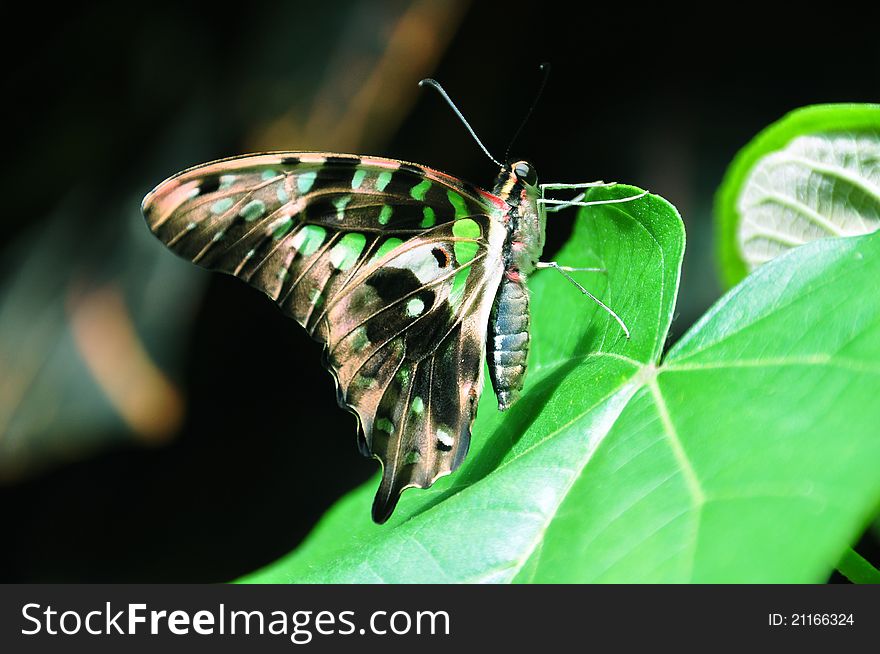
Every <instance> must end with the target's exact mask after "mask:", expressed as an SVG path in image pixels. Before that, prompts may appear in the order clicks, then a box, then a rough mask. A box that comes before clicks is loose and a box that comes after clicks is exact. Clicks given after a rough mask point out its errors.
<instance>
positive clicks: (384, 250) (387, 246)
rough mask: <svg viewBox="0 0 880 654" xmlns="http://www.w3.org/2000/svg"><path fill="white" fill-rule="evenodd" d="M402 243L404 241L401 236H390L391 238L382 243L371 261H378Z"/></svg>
mask: <svg viewBox="0 0 880 654" xmlns="http://www.w3.org/2000/svg"><path fill="white" fill-rule="evenodd" d="M402 243H403V241H402V240H400V239H399V238H389V239H387V240H385V241H384V242H383V243H382V245H380V246H379V249H378V250H376V254H374V255H373V258H372V259H371V261H378V260H379V259H381V258H382V257H384V256H385V255H386V254H388V253H389V252H391V251H392V250H393V249H394V248H396V247H397V246H398V245H401V244H402Z"/></svg>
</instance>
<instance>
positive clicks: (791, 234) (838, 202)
mask: <svg viewBox="0 0 880 654" xmlns="http://www.w3.org/2000/svg"><path fill="white" fill-rule="evenodd" d="M715 218H716V226H717V229H716V233H717V247H718V256H719V263H720V268H721V275H722V278H723V279H724V281H725V282H726V283H727V284H728V285H730V286H732V285H733V284H735V283H737V282H738V281H740V280H741V279H742V278H743V277H745V275H746V274H747V273H748V272H749V271H751V270H754V269H755V268H756V267H757V266H759V265H761V264H762V263H765V262H766V261H769V260H770V259H772V258H773V257H775V256H778V255H779V254H782V253H783V252H785V251H787V250H788V249H790V248H792V247H796V246H798V245H802V244H804V243H807V242H809V241H813V240H815V239H817V238H826V237H839V236H853V235H860V234H866V233H869V232H872V231H874V230H876V229H877V228H878V227H880V105H872V104H829V105H815V106H811V107H804V108H801V109H797V110H795V111H792V112H791V113H789V114H788V115H786V116H785V117H783V118H782V119H781V120H779V121H777V122H776V123H774V124H772V125H770V126H769V127H767V128H766V129H765V130H764V131H762V132H761V133H760V134H759V135H758V136H757V137H755V138H754V139H753V140H752V141H751V142H750V143H749V144H748V145H747V146H746V147H745V148H743V149H742V150H741V151H740V152H739V153H738V154H737V156H736V158H735V159H734V161H733V163H732V164H731V166H730V168H729V169H728V171H727V173H726V175H725V177H724V181H723V183H722V185H721V187H720V188H719V190H718V194H717V195H716V198H715Z"/></svg>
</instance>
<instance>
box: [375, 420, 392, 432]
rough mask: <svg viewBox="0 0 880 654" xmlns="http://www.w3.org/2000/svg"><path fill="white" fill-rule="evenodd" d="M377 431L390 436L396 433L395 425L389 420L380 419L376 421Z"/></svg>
mask: <svg viewBox="0 0 880 654" xmlns="http://www.w3.org/2000/svg"><path fill="white" fill-rule="evenodd" d="M376 429H378V430H379V431H384V432H386V433H388V434H390V433H392V432H393V431H394V425H393V424H392V422H391V421H390V420H389V419H388V418H379V419H378V420H377V421H376Z"/></svg>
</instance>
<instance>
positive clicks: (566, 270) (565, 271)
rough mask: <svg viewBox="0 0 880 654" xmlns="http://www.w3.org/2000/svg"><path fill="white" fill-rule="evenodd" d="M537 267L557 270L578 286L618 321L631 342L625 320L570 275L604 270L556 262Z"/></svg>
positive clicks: (541, 262)
mask: <svg viewBox="0 0 880 654" xmlns="http://www.w3.org/2000/svg"><path fill="white" fill-rule="evenodd" d="M537 267H538V268H554V269H555V270H557V271H558V272H559V274H560V275H562V276H563V277H565V278H566V279H567V280H568V281H570V282H571V283H572V284H574V285H575V286H577V288H578V290H580V292H581V293H583V294H584V295H586V296H587V297H588V298H590V299H591V300H592V301H593V302H595V303H596V304H598V305H599V306H600V307H602V309H604V310H605V311H606V312H607V313H608V315H610V316H611V317H612V318H614V319H615V320H616V321H617V324H618V325H620V328H621V329H622V330H623V333H624V334H626V339H627V340H629V337H630V334H629V329H628V328H627V326H626V323H624V322H623V320H621V318H620V316H618V315H617V314H616V313H615V312H614V310H613V309H612V308H611V307H609V306H608V305H607V304H605V303H604V302H602V300H600V299H599V298H597V297H596V296H595V295H593V294H592V293H590V292H589V291H588V290H587V289H585V288H584V287H583V286H581V285H580V284H579V283H578V281H577V280H576V279H575V278H574V277H572V276H571V275H569V274H568V273H569V271H572V272H573V271H577V270H590V271H598V270H602V269H601V268H572V267H570V266H560V265H559V264H558V263H556V262H555V261H539V262H538V265H537ZM603 272H604V271H603Z"/></svg>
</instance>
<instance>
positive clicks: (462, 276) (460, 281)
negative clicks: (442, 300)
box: [449, 266, 471, 307]
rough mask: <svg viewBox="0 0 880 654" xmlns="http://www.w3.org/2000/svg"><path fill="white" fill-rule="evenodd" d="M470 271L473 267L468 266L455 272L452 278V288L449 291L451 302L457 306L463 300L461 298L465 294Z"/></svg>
mask: <svg viewBox="0 0 880 654" xmlns="http://www.w3.org/2000/svg"><path fill="white" fill-rule="evenodd" d="M470 272H471V267H470V266H468V267H467V268H462V269H461V270H459V271H458V272H457V273H455V277H453V278H452V290H451V291H450V292H449V304H450V305H451V306H453V307H457V306H458V304H459V303H460V302H461V298H462V297H463V296H464V287H465V283H466V282H467V278H468V275H469V274H470Z"/></svg>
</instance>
